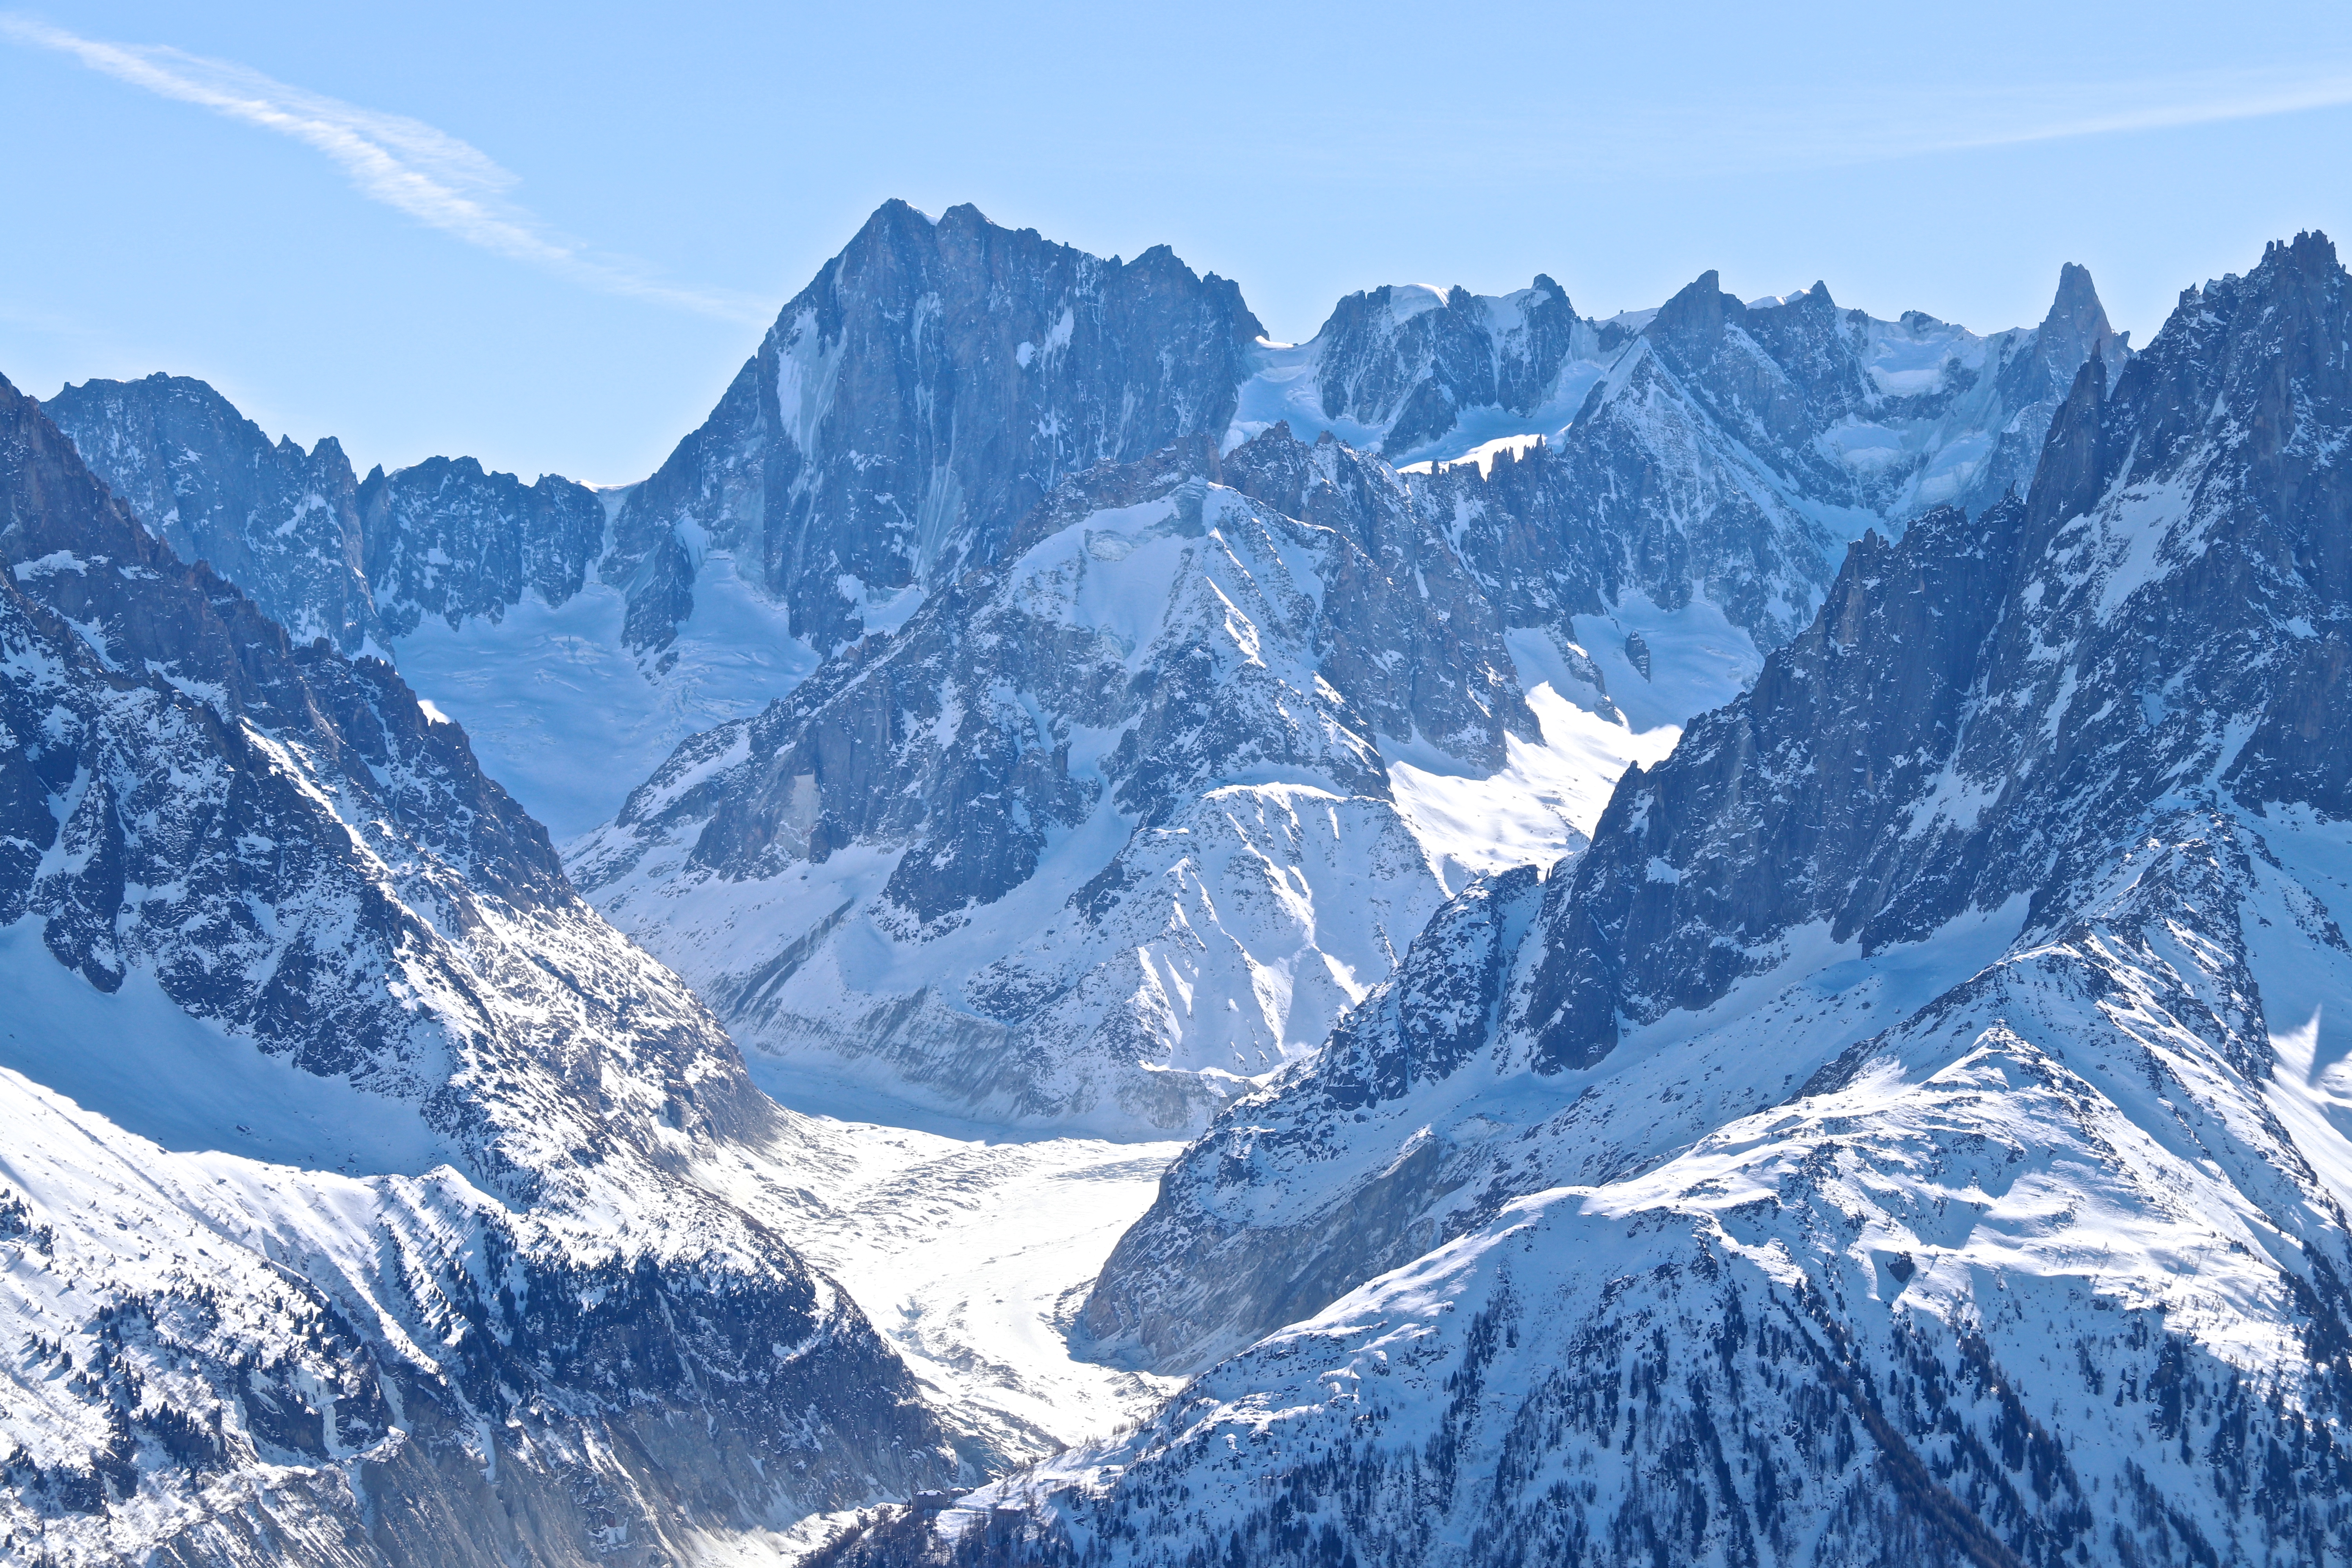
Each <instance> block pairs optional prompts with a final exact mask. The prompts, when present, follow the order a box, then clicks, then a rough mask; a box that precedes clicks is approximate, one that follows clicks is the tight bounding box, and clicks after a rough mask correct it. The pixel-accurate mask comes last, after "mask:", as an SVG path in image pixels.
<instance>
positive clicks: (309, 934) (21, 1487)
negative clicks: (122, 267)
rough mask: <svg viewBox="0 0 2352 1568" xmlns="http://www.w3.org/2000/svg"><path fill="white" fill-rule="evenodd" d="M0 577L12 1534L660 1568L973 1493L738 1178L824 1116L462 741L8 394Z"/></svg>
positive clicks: (2, 423) (131, 1545) (1, 428)
mask: <svg viewBox="0 0 2352 1568" xmlns="http://www.w3.org/2000/svg"><path fill="white" fill-rule="evenodd" d="M0 564H5V567H6V570H5V573H0V727H5V732H6V734H7V737H8V739H7V742H6V744H5V747H0V961H5V963H6V965H7V973H8V978H9V985H10V991H11V994H12V996H13V997H15V998H16V999H17V1001H18V1004H19V1005H18V1007H17V1008H16V1012H15V1015H14V1016H12V1018H11V1019H10V1020H9V1021H8V1023H7V1025H6V1026H5V1031H0V1034H5V1054H0V1068H5V1069H7V1072H8V1075H9V1076H8V1077H7V1078H6V1080H5V1089H0V1098H5V1112H0V1117H5V1126H6V1127H7V1130H8V1131H7V1136H6V1137H5V1139H0V1184H5V1188H6V1191H5V1194H0V1211H5V1215H6V1216H7V1218H6V1221H5V1225H6V1228H7V1230H8V1235H9V1243H10V1245H9V1247H8V1255H7V1260H6V1271H5V1279H0V1319H5V1321H0V1344H5V1345H6V1346H8V1347H11V1348H10V1349H9V1351H8V1352H7V1354H8V1355H9V1356H10V1357H11V1358H13V1359H12V1361H11V1363H10V1364H9V1366H8V1370H7V1372H6V1382H5V1384H0V1400H5V1405H6V1414H5V1415H0V1419H5V1420H6V1421H7V1422H9V1423H10V1424H11V1425H10V1427H9V1433H10V1435H9V1437H8V1442H9V1443H10V1445H11V1447H9V1449H8V1450H7V1452H6V1454H5V1456H0V1465H5V1485H0V1535H5V1537H6V1538H7V1540H8V1542H10V1546H11V1549H12V1550H14V1549H16V1548H25V1549H28V1550H29V1546H28V1545H27V1543H28V1542H36V1541H37V1542H43V1543H44V1549H45V1550H47V1551H50V1552H53V1553H54V1554H56V1555H58V1556H60V1557H64V1558H68V1559H75V1560H81V1559H89V1560H97V1559H100V1558H102V1557H104V1556H105V1555H107V1554H108V1553H114V1554H121V1555H132V1556H144V1555H147V1554H149V1553H153V1554H156V1555H157V1557H158V1558H159V1559H160V1560H164V1561H172V1560H178V1561H188V1562H194V1561H207V1562H265V1561H277V1560H281V1559H282V1558H283V1557H285V1556H286V1555H289V1554H291V1555H294V1556H297V1557H300V1558H310V1559H314V1560H317V1561H351V1562H377V1561H387V1560H388V1561H413V1560H418V1559H420V1558H421V1559H425V1560H430V1561H434V1562H436V1563H443V1562H481V1563H509V1562H570V1561H579V1560H583V1559H584V1558H585V1557H587V1556H590V1555H596V1554H599V1553H608V1552H619V1553H620V1554H621V1557H622V1558H623V1560H635V1561H642V1560H650V1559H651V1558H652V1557H654V1556H656V1555H660V1554H662V1553H664V1552H666V1551H667V1548H666V1547H665V1546H664V1545H663V1542H664V1541H666V1540H668V1539H671V1538H673V1537H675V1536H676V1535H677V1532H678V1531H683V1530H688V1529H690V1528H696V1527H699V1528H704V1529H710V1528H727V1527H733V1526H740V1525H742V1524H746V1523H751V1522H760V1521H780V1520H783V1519H789V1518H792V1517H796V1516H797V1515H798V1514H800V1513H803V1512H806V1511H808V1510H811V1509H814V1508H828V1507H838V1506H840V1505H841V1503H842V1502H844V1501H846V1500H863V1499H866V1498H870V1497H872V1496H874V1495H876V1494H877V1493H880V1492H902V1491H903V1489H906V1488H907V1487H908V1486H910V1485H918V1484H921V1482H923V1481H924V1480H927V1479H944V1478H945V1477H946V1476H948V1475H950V1474H951V1473H953V1469H954V1459H953V1457H952V1456H951V1455H950V1454H949V1453H948V1452H947V1451H946V1450H945V1448H944V1447H943V1443H942V1434H941V1431H940V1427H939V1426H938V1424H937V1422H936V1420H935V1419H934V1418H933V1417H932V1416H931V1415H930V1414H929V1412H927V1411H926V1410H924V1409H923V1408H922V1407H921V1406H920V1405H919V1402H918V1400H917V1397H916V1391H915V1388H914V1385H913V1384H912V1383H911V1381H910V1380H909V1379H908V1375H907V1373H906V1371H905V1369H904V1367H903V1366H901V1365H900V1364H899V1363H898V1361H897V1360H896V1358H895V1357H894V1356H892V1355H891V1354H890V1352H888V1350H887V1347H886V1346H885V1345H884V1344H883V1343H882V1342H881V1341H879V1340H878V1339H877V1337H876V1336H875V1335H874V1333H873V1331H871V1329H870V1328H869V1327H868V1326H867V1325H866V1321H865V1320H864V1318H863V1317H862V1316H861V1315H860V1314H859V1313H858V1312H857V1310H856V1308H855V1306H853V1305H851V1304H850V1303H848V1302H847V1301H846V1300H845V1299H844V1298H842V1297H841V1296H840V1295H839V1293H838V1292H837V1291H836V1290H835V1289H834V1288H833V1287H832V1286H831V1285H830V1283H829V1282H827V1281H826V1280H824V1279H823V1277H822V1276H820V1275H818V1274H816V1273H814V1271H812V1270H811V1269H809V1268H807V1267H806V1266H805V1265H804V1264H803V1263H802V1261H801V1260H800V1259H799V1258H797V1257H796V1256H795V1255H794V1254H793V1252H792V1250H791V1248H790V1247H788V1246H787V1245H786V1244H785V1241H784V1239H783V1237H784V1234H785V1232H784V1230H783V1229H782V1228H781V1227H782V1225H783V1224H785V1223H786V1222H788V1220H789V1217H790V1211H789V1208H788V1206H786V1205H782V1203H781V1202H780V1201H777V1200H774V1199H770V1200H767V1201H765V1202H755V1201H752V1200H751V1198H749V1197H747V1196H744V1195H740V1194H737V1195H730V1190H729V1189H728V1188H727V1187H726V1185H725V1184H723V1183H722V1182H720V1181H719V1179H718V1178H719V1175H722V1174H724V1173H727V1172H730V1171H731V1170H732V1169H734V1168H735V1167H736V1166H738V1165H740V1163H742V1162H743V1161H745V1160H751V1161H754V1162H760V1161H765V1162H768V1163H788V1162H789V1161H791V1160H792V1159H793V1158H795V1157H796V1155H795V1153H794V1137H793V1135H794V1128H795V1123H794V1122H793V1121H792V1119H790V1118H788V1117H786V1116H784V1115H783V1113H782V1112H781V1111H779V1110H777V1108H776V1107H775V1106H774V1105H772V1103H771V1102H769V1101H768V1100H765V1098H764V1097H762V1096H761V1095H760V1094H759V1092H758V1091H757V1090H756V1089H754V1088H753V1087H752V1086H751V1082H750V1080H749V1079H748V1078H747V1077H746V1076H745V1075H744V1072H743V1068H742V1065H741V1061H740V1058H739V1057H737V1056H736V1054H735V1052H734V1049H733V1047H731V1046H730V1044H729V1042H728V1040H727V1038H726V1037H725V1035H724V1033H723V1032H722V1031H721V1030H720V1029H719V1026H718V1025H717V1023H716V1022H715V1020H713V1019H712V1018H711V1016H710V1015H709V1012H708V1011H707V1010H706V1009H705V1008H704V1007H703V1006H702V1005H700V1004H699V1003H698V1002H697V1001H696V1000H695V999H694V997H693V996H692V995H691V994H690V993H688V991H687V990H686V988H685V987H684V986H683V985H682V984H679V982H678V981H677V978H676V977H675V976H674V975H672V974H670V973H668V972H667V971H665V970H663V969H662V968H661V967H660V966H659V965H658V964H657V963H654V962H653V961H652V960H650V959H649V958H647V957H646V955H645V954H644V953H643V952H640V951H639V950H637V949H635V948H634V947H632V946H630V945H629V944H628V943H627V942H625V941H624V940H623V939H622V938H621V937H620V936H619V935H618V933H616V932H614V931H613V930H612V929H611V927H609V926H608V925H606V924H605V923H604V921H601V920H600V919H599V918H598V917H597V916H596V915H595V914H594V913H593V910H590V909H589V908H588V907H587V906H586V905H584V904H583V902H581V900H579V898H578V897H577V895H576V894H574V893H573V892H572V889H571V888H570V886H569V884H568V883H567V882H566V881H565V880H564V879H563V876H562V868H561V867H560V865H559V863H558V862H557V860H556V858H555V857H554V854H553V852H552V850H551V847H549V845H548V843H547V840H546V837H545V835H544V833H543V832H542V831H541V829H540V828H539V827H538V826H537V825H536V824H534V823H532V822H530V819H529V818H527V817H525V816H523V815H522V813H521V812H520V810H519V809H518V808H517V807H516V806H515V805H514V804H513V802H512V801H511V800H510V799H509V798H508V797H507V796H506V795H504V793H503V792H501V791H500V790H499V787H498V786H497V785H496V784H492V783H490V782H489V781H488V780H487V779H485V778H484V777H483V776H482V775H481V773H479V771H478V769H477V767H476V766H475V764H474V762H473V759H472V756H471V754H470V752H468V751H467V747H466V744H465V741H464V738H463V736H462V734H460V733H459V732H458V731H457V730H456V729H455V727H454V726H451V725H447V724H444V723H436V722H434V721H431V720H430V719H429V718H428V716H427V715H426V714H425V712H424V711H423V710H421V709H420V707H419V705H418V703H417V702H416V701H415V700H414V698H412V697H411V696H410V694H409V692H408V691H407V689H406V688H405V687H404V686H403V685H402V684H401V683H400V681H399V679H397V677H395V676H394V674H393V673H392V671H391V670H390V668H389V667H387V666H385V665H383V664H382V663H381V662H379V661H376V660H373V659H362V660H356V661H352V660H346V659H344V658H342V657H341V656H340V655H338V654H336V653H335V652H334V651H333V650H332V649H331V647H329V646H328V645H326V644H325V643H324V642H320V643H319V644H314V645H313V646H311V647H308V648H296V647H293V646H292V645H291V644H290V642H289V639H288V637H287V636H286V634H285V633H284V631H283V630H282V629H280V628H279V627H278V626H275V625H274V624H272V623H270V622H269V621H268V620H266V619H265V618H263V616H261V615H260V614H259V613H258V612H257V610H256V609H255V607H254V606H253V605H252V604H251V603H250V601H248V600H247V599H246V598H244V597H243V596H242V595H240V594H238V593H237V592H236V590H235V589H234V588H232V587H230V586H229V585H228V584H225V583H223V582H222V581H221V580H220V579H219V578H218V577H217V576H215V574H212V573H211V572H210V571H209V569H207V568H205V567H203V566H201V565H199V566H195V567H190V566H186V565H184V564H183V563H181V562H179V561H178V560H177V559H176V558H175V556H174V555H173V552H171V550H170V549H169V547H168V546H167V545H165V544H164V543H163V542H160V541H158V540H156V539H155V538H154V537H153V536H152V535H151V534H149V533H148V532H146V531H144V530H143V529H142V528H141V527H140V526H139V525H138V523H137V522H136V521H135V520H134V519H133V518H132V517H131V514H130V513H129V512H128V511H127V510H124V509H123V508H122V507H121V506H120V505H119V504H118V503H116V502H114V501H113V500H111V499H110V497H109V496H108V495H107V493H106V491H105V490H104V489H103V488H102V487H101V486H100V485H99V484H98V483H97V481H96V480H94V479H92V478H91V477H90V476H89V473H88V472H87V470H86V469H84V468H82V466H81V465H80V463H79V460H78V459H77V458H76V457H75V455H74V452H73V448H72V447H71V446H70V445H69V444H68V442H67V441H66V439H65V438H64V437H63V436H62V435H60V434H59V433H58V431H57V429H56V428H55V427H54V426H51V425H49V424H48V423H47V420H45V419H44V418H42V417H41V416H40V414H39V412H38V410H37V408H36V407H35V406H34V405H32V404H31V403H30V402H29V400H26V399H24V398H22V397H20V396H18V395H16V392H15V391H14V389H13V388H9V387H7V386H6V385H5V384H0ZM68 1096H70V1097H71V1098H70V1099H68V1098H67V1097H68ZM166 1148H168V1149H170V1150H171V1151H173V1153H171V1154H168V1155H167V1154H166V1153H165V1149H166ZM183 1241H184V1243H185V1244H184V1245H183ZM263 1279H267V1280H268V1285H267V1286H266V1288H265V1287H263V1286H262V1285H261V1284H259V1283H258V1282H259V1281H261V1280H263ZM68 1354H69V1355H71V1356H72V1357H73V1358H74V1359H73V1363H72V1367H71V1368H70V1369H68V1367H67V1365H66V1363H65V1362H64V1360H63V1358H64V1357H65V1356H67V1355H68ZM20 1418H21V1419H20ZM689 1433H691V1434H699V1436H694V1437H693V1438H691V1440H689V1439H688V1434H689ZM689 1459H690V1460H691V1461H692V1462H691V1464H690V1465H689V1464H688V1460H689ZM682 1478H685V1479H682ZM382 1484H389V1485H392V1486H394V1490H395V1492H396V1497H395V1499H394V1502H393V1503H385V1502H383V1501H382V1500H381V1499H379V1498H377V1497H376V1494H375V1492H374V1491H373V1490H372V1488H374V1487H377V1486H378V1485H382Z"/></svg>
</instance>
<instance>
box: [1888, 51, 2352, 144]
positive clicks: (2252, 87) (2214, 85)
mask: <svg viewBox="0 0 2352 1568" xmlns="http://www.w3.org/2000/svg"><path fill="white" fill-rule="evenodd" d="M2345 104H2352V67H2347V65H2345V64H2344V63H2342V62H2340V61H2313V62H2310V63H2308V64H2305V65H2303V66H2299V67H2287V68H2265V69H2222V70H2207V71H2189V72H2182V73H2179V74H2178V75H2173V76H2166V77H2152V78H2144V79H2137V80H2125V81H2105V82H2100V81H2093V82H2081V83H2065V84H2056V85H2043V86H2038V87H2031V88H2016V89H1978V90H1975V91H1971V92H1964V93H1948V94H1939V95H1934V96H1932V97H1930V98H1929V99H1927V100H1926V101H1925V102H1924V103H1922V104H1921V106H1920V107H1921V108H1922V109H1923V110H1926V112H1925V113H1923V114H1922V115H1921V118H1920V123H1919V124H1918V125H1917V126H1916V128H1910V127H1906V125H1905V124H1904V119H1905V116H1904V115H1903V113H1902V111H1901V110H1900V109H1899V108H1896V107H1895V106H1888V110H1887V112H1885V114H1883V115H1882V116H1880V117H1878V118H1880V121H1881V124H1880V133H1881V134H1882V135H1883V136H1885V137H1886V140H1885V144H1884V147H1883V149H1882V153H1881V155H1892V156H1901V155H1903V154H1905V153H1920V152H1965V151H1969V150H1970V149H1974V148H1979V147H2017V146H2023V145H2027V144H2029V143H2032V142H2064V141H2072V140H2074V139H2076V138H2080V137H2088V136H2114V135H2122V134H2127V133H2129V132H2139V131H2170V130H2177V129H2181V128H2185V127H2188V126H2192V125H2217V124H2221V123H2223V122H2226V121H2233V120H2264V119H2268V118H2270V117H2271V116H2273V115H2280V114H2296V113H2300V112H2302V111H2304V110H2313V109H2334V108H2339V107H2341V106H2343V105H2345Z"/></svg>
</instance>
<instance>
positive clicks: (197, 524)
mask: <svg viewBox="0 0 2352 1568" xmlns="http://www.w3.org/2000/svg"><path fill="white" fill-rule="evenodd" d="M43 409H44V411H45V412H46V413H47V416H48V417H49V418H51V419H53V420H55V421H56V422H57V424H58V427H59V428H60V429H62V430H64V431H65V432H66V434H67V435H68V436H70V437H72V438H73V441H74V445H75V447H77V448H79V451H80V453H81V456H82V458H83V460H84V461H85V462H87V463H88V464H89V467H90V468H91V469H92V470H93V471H95V472H96V473H98V474H99V475H100V477H101V478H102V479H105V480H106V482H107V485H108V487H109V488H110V489H112V490H113V491H114V493H115V494H116V495H118V496H120V497H121V498H122V500H124V501H125V502H126V503H128V504H129V506H130V507H131V510H132V511H134V512H136V513H137V514H138V516H139V517H140V519H141V520H142V521H143V522H145V523H146V525H147V526H148V527H149V528H150V529H152V530H153V531H155V532H156V533H157V534H158V535H159V536H160V537H162V538H163V539H164V540H166V541H168V542H170V543H171V546H172V548H173V551H174V552H177V553H178V554H179V555H180V556H181V557H182V558H184V559H185V560H189V561H208V562H210V563H212V564H213V567H214V568H215V570H216V571H218V572H219V573H220V574H222V575H223V576H225V577H226V578H228V579H229V580H230V581H231V582H233V583H236V584H237V585H238V586H239V587H241V588H243V589H244V590H245V592H246V593H247V595H250V596H251V597H252V598H253V600H254V602H255V603H256V604H257V605H260V606H261V607H262V609H263V611H264V612H265V613H266V614H268V616H271V617H272V618H273V619H275V620H277V621H278V622H280V623H281V624H283V625H285V626H288V627H289V628H291V629H292V630H293V632H294V633H295V635H296V636H297V637H299V639H300V640H302V641H305V642H307V641H309V640H310V638H312V637H327V638H329V639H331V641H333V642H334V644H335V645H336V646H337V647H341V648H342V649H343V650H344V651H345V652H347V653H348V652H354V651H356V650H357V649H358V648H359V647H361V646H362V644H363V643H365V642H366V641H367V639H368V638H369V637H371V636H374V635H376V634H377V633H378V631H379V626H378V622H377V616H376V613H375V605H374V603H373V599H372V598H371V596H370V595H369V592H368V582H367V572H366V566H365V563H364V560H365V547H364V545H363V543H362V536H361V529H360V516H359V507H358V498H357V493H356V492H357V489H358V486H357V484H356V482H355V480H354V479H353V477H352V466H351V463H350V461H349V460H348V459H347V458H344V456H343V449H342V447H341V446H340V445H339V444H337V442H336V441H335V440H334V438H333V437H326V438H324V439H322V440H320V442H319V444H318V445H317V446H316V447H313V448H312V449H311V450H310V452H309V453H307V454H306V453H304V452H303V451H302V449H301V448H300V447H297V446H296V445H295V444H294V441H293V439H292V437H284V438H282V439H280V440H278V441H277V442H275V443H273V442H271V440H270V439H269V437H268V436H266V435H264V434H262V430H261V427H260V426H257V425H256V424H254V423H253V421H251V420H250V419H247V418H246V417H245V416H243V415H241V414H239V413H238V412H237V411H236V408H235V407H234V406H232V405H230V403H229V401H228V399H226V398H225V397H223V396H222V395H220V394H219V393H217V392H215V391H214V390H213V388H212V387H210V386H209V385H207V384H205V383H204V382H201V381H194V380H191V379H190V378H188V377H186V376H175V375H165V374H163V373H161V372H160V371H159V372H158V373H156V374H153V375H151V376H148V377H146V378H144V379H143V380H140V381H99V380H91V381H86V382H84V383H82V384H81V385H79V386H72V385H68V386H67V387H66V388H65V389H64V390H63V391H61V392H59V393H58V395H56V396H55V397H52V398H50V399H49V400H48V401H47V403H46V404H44V405H43Z"/></svg>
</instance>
